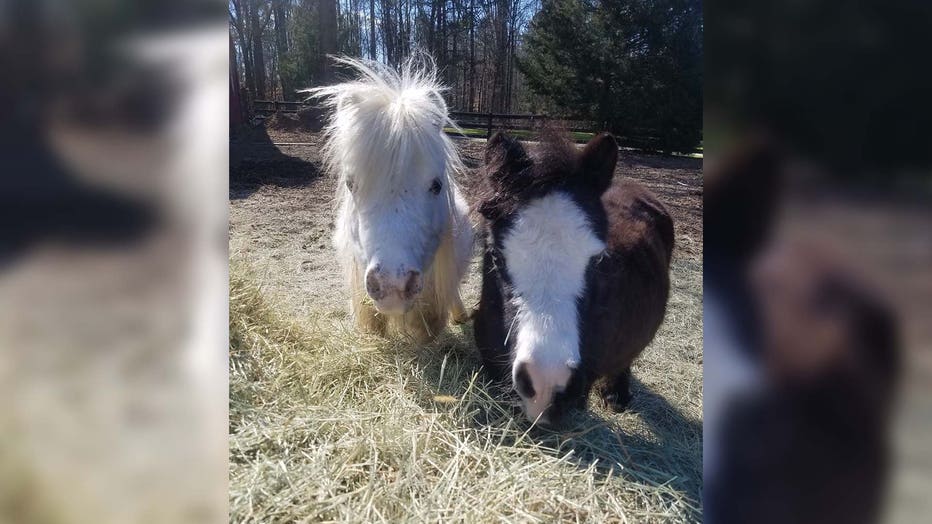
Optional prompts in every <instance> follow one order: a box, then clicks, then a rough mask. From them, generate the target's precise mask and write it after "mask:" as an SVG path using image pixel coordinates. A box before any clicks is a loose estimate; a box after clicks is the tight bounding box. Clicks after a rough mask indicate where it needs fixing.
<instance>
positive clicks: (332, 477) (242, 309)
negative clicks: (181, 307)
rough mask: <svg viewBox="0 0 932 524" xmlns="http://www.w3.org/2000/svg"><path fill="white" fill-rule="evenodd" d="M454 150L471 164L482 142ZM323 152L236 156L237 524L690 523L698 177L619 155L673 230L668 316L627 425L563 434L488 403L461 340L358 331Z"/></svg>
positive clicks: (598, 423) (696, 493)
mask: <svg viewBox="0 0 932 524" xmlns="http://www.w3.org/2000/svg"><path fill="white" fill-rule="evenodd" d="M457 144H458V147H459V148H460V150H461V152H462V154H463V156H464V159H465V160H466V162H467V165H469V166H471V167H475V166H477V165H478V163H479V161H480V159H481V155H482V150H483V148H484V144H485V141H484V140H471V139H459V140H457ZM319 145H320V136H319V135H318V134H316V133H308V132H298V131H286V130H265V129H254V130H252V131H251V132H248V133H245V134H242V135H239V136H237V137H235V138H234V139H233V141H232V142H231V147H230V151H231V178H230V231H229V233H230V257H231V303H230V310H231V320H230V323H231V376H230V395H231V401H230V402H231V403H230V433H231V435H230V454H231V462H230V468H231V473H230V503H231V518H232V520H234V521H238V522H253V521H255V522H259V521H262V522H266V521H298V520H304V519H309V520H325V521H379V520H385V521H397V520H404V519H406V518H407V519H408V520H418V521H420V520H427V521H446V520H452V521H479V522H487V521H549V520H551V518H553V517H559V518H561V519H565V520H570V521H593V522H650V521H657V522H661V521H662V522H670V521H684V522H692V521H698V520H701V515H702V510H701V489H702V478H701V472H702V243H701V242H702V161H701V160H700V159H694V158H684V157H669V156H660V155H650V154H640V153H634V152H622V155H621V159H620V162H619V166H618V168H617V171H616V176H619V177H620V176H625V177H631V178H634V179H637V180H639V181H641V182H643V183H645V184H646V185H647V186H648V187H649V188H650V189H652V190H653V191H654V192H655V193H656V194H658V196H659V197H660V198H661V200H662V201H663V202H664V203H665V204H666V205H667V207H668V209H669V210H670V212H671V213H672V214H673V216H674V220H675V230H676V244H677V245H676V250H675V252H674V258H673V265H672V291H671V297H670V303H669V307H668V311H667V315H666V319H665V321H664V324H663V326H662V327H661V330H660V332H659V334H658V336H657V338H656V339H655V341H654V342H653V343H652V345H651V347H649V348H648V349H647V350H646V351H645V353H644V355H643V357H642V358H641V359H640V361H639V362H638V364H637V365H636V366H635V369H634V376H635V378H636V383H635V398H634V401H633V404H632V406H631V409H630V410H629V411H627V412H625V413H622V414H611V413H609V412H607V411H605V410H603V409H602V408H601V407H600V406H598V405H596V404H595V403H594V402H593V406H592V413H591V415H587V416H581V418H580V419H579V420H577V421H576V425H575V426H574V428H573V429H572V430H571V431H569V432H567V433H563V434H554V433H548V432H543V431H537V430H532V431H528V427H527V425H526V424H524V423H523V421H522V420H521V419H520V418H517V419H516V418H515V417H514V416H513V415H514V406H512V405H509V404H508V403H507V402H501V401H498V400H495V399H491V398H489V397H488V395H487V394H486V393H485V388H484V385H483V383H482V377H481V375H477V374H476V371H477V368H478V359H477V355H476V353H475V348H474V345H473V341H472V330H471V327H470V326H469V325H468V324H467V325H464V326H454V327H451V328H450V329H449V330H448V332H447V333H446V334H445V335H444V336H442V337H440V339H439V340H438V341H436V342H434V343H432V344H430V345H429V346H428V347H423V348H418V347H411V345H410V344H407V343H405V342H403V341H384V340H381V339H378V338H376V337H369V336H364V335H358V334H356V333H354V332H353V331H352V329H351V327H352V326H351V325H350V321H349V318H348V314H347V304H346V300H345V298H344V297H345V295H344V292H343V284H342V282H341V279H340V272H339V270H338V268H337V266H336V261H335V257H334V253H333V250H332V247H331V243H330V236H331V231H332V228H333V196H332V195H333V191H334V181H333V180H332V179H331V178H329V177H328V176H326V175H322V174H321V173H320V162H319V154H318V152H319ZM467 176H469V175H467ZM461 182H462V183H463V184H464V185H468V184H469V183H470V180H469V179H466V180H462V181H461ZM477 266H478V258H475V259H474V262H473V266H472V269H471V271H470V275H469V277H468V280H467V282H466V285H465V291H464V295H465V296H464V299H465V302H466V303H467V305H470V304H475V303H476V301H477V300H478V284H479V277H478V271H477Z"/></svg>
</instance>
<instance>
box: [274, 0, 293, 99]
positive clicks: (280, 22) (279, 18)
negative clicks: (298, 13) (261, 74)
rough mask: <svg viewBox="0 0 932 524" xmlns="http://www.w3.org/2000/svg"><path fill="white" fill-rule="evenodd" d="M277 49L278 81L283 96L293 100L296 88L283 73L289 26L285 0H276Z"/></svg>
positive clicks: (286, 55) (286, 54)
mask: <svg viewBox="0 0 932 524" xmlns="http://www.w3.org/2000/svg"><path fill="white" fill-rule="evenodd" d="M273 5H274V9H275V50H276V52H277V53H278V68H277V69H278V82H279V87H281V90H282V98H284V99H285V100H292V99H293V98H294V88H293V87H292V85H291V80H292V79H291V78H290V77H288V75H287V74H282V62H283V61H285V60H287V57H288V26H287V19H286V14H285V9H286V7H285V0H275V3H274V4H273Z"/></svg>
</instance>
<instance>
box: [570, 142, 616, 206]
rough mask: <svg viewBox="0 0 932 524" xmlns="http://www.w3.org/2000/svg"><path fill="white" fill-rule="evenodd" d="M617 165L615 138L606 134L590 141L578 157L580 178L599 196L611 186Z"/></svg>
mask: <svg viewBox="0 0 932 524" xmlns="http://www.w3.org/2000/svg"><path fill="white" fill-rule="evenodd" d="M617 163H618V143H617V142H615V137H613V136H612V135H610V134H608V133H602V134H601V135H599V136H597V137H595V138H593V139H592V140H590V141H589V143H588V144H586V147H585V149H583V151H582V154H581V155H580V156H579V167H580V169H581V171H582V176H584V177H586V179H587V181H588V182H589V183H590V184H592V185H593V186H594V188H595V189H596V191H597V192H598V193H599V194H601V193H604V192H605V191H606V190H607V189H608V188H609V186H611V185H612V177H613V176H614V174H615V164H617Z"/></svg>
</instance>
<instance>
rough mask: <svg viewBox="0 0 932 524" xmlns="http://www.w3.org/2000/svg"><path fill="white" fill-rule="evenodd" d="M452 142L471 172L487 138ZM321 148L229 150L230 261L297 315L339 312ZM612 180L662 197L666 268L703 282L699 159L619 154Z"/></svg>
mask: <svg viewBox="0 0 932 524" xmlns="http://www.w3.org/2000/svg"><path fill="white" fill-rule="evenodd" d="M456 143H457V146H458V147H459V149H460V151H461V154H462V156H463V159H464V161H465V162H466V164H467V166H469V167H471V168H475V167H477V166H478V165H479V163H480V162H481V158H482V153H483V150H484V147H485V140H477V139H457V140H456ZM319 150H320V135H319V134H317V133H309V132H301V131H290V130H275V129H269V130H266V129H262V128H256V129H252V130H250V131H249V132H247V133H244V134H242V135H240V136H238V137H236V138H235V139H234V140H233V142H232V143H231V147H230V155H231V156H230V254H231V257H233V258H236V257H239V258H241V259H243V260H245V261H246V262H247V263H248V264H249V265H250V266H251V267H252V268H253V270H254V271H256V272H257V274H258V275H259V276H260V278H261V279H262V282H263V285H264V286H266V287H265V288H264V289H263V292H264V293H266V294H269V295H271V296H274V297H275V299H276V300H277V303H279V304H282V305H284V306H286V307H289V308H290V309H291V311H290V313H292V314H294V315H296V316H298V317H302V316H306V315H307V314H309V313H310V312H312V311H315V310H317V311H319V310H320V309H327V310H333V314H334V315H341V314H345V313H346V312H345V310H346V307H345V306H344V305H343V302H344V298H343V297H344V293H343V291H344V289H343V284H342V282H341V279H340V275H339V269H338V268H337V265H336V261H335V259H334V254H333V250H332V246H331V240H330V239H331V233H332V230H333V214H334V213H333V208H334V202H333V194H334V181H333V179H332V178H330V177H329V176H327V175H325V174H322V173H321V165H320V158H319ZM467 176H469V175H467ZM616 176H618V177H622V176H625V177H631V178H634V179H637V180H639V181H641V182H643V183H644V184H645V185H647V187H649V188H650V189H651V190H652V191H654V192H655V193H656V194H657V195H658V196H659V197H660V199H661V200H662V201H663V203H664V204H665V205H666V206H667V208H668V209H669V211H670V212H671V213H672V215H673V218H674V224H675V229H676V250H675V253H674V264H676V262H677V259H679V262H680V263H686V264H688V265H689V266H690V270H691V271H695V274H693V275H691V277H692V278H696V279H701V276H700V274H701V268H702V264H701V257H702V160H701V159H695V158H686V157H672V156H661V155H650V154H644V153H638V152H632V151H622V154H621V156H620V161H619V164H618V167H617V170H616ZM462 182H463V183H464V185H465V184H468V183H469V181H468V180H464V181H462ZM477 267H478V257H476V259H474V261H473V271H471V272H470V276H469V279H468V281H467V283H466V286H465V289H464V295H465V296H464V298H465V300H466V301H467V304H469V303H470V301H472V302H474V301H476V300H478V278H477V277H476V273H477V271H476V268H477ZM692 278H691V279H690V280H692ZM674 280H675V278H674ZM674 287H676V282H674ZM700 287H701V285H700ZM697 292H699V293H701V289H700V290H697Z"/></svg>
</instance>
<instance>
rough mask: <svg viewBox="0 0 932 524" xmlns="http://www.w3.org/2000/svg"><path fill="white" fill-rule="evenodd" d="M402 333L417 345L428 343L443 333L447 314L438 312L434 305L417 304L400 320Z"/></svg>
mask: <svg viewBox="0 0 932 524" xmlns="http://www.w3.org/2000/svg"><path fill="white" fill-rule="evenodd" d="M401 321H402V323H403V331H404V333H405V334H406V335H408V336H410V337H412V338H413V339H414V340H415V341H416V342H417V343H419V344H423V343H426V342H430V341H431V340H433V338H434V337H436V336H437V335H439V334H440V332H441V331H443V328H444V327H445V326H446V323H447V314H446V312H445V311H440V310H439V309H438V308H437V306H436V304H425V303H419V304H418V305H416V306H415V307H413V308H412V309H411V310H410V311H408V312H407V313H405V314H404V317H403V318H402V319H401Z"/></svg>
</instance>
